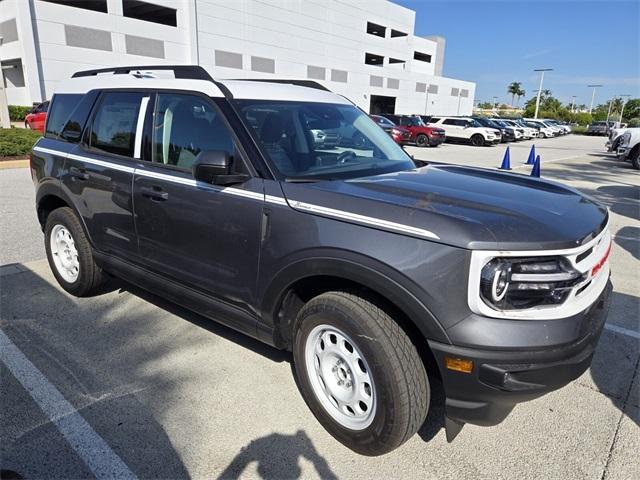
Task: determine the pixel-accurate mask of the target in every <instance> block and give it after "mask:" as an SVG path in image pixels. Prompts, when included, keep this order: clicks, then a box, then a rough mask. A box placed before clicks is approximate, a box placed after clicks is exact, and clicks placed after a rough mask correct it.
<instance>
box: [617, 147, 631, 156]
mask: <svg viewBox="0 0 640 480" xmlns="http://www.w3.org/2000/svg"><path fill="white" fill-rule="evenodd" d="M627 155H629V148H628V147H618V150H616V156H617V157H618V158H627Z"/></svg>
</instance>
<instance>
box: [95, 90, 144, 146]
mask: <svg viewBox="0 0 640 480" xmlns="http://www.w3.org/2000/svg"><path fill="white" fill-rule="evenodd" d="M143 96H145V94H143V93H140V92H107V93H105V94H103V96H102V99H101V102H100V105H99V106H98V110H97V112H96V115H95V117H94V118H93V124H92V126H91V135H90V139H89V144H90V146H91V148H95V149H97V150H101V151H103V152H107V153H113V154H116V155H122V156H125V157H133V149H134V142H135V136H136V126H137V124H138V111H139V110H140V102H141V100H142V97H143Z"/></svg>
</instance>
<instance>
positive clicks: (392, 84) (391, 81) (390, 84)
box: [387, 78, 400, 90]
mask: <svg viewBox="0 0 640 480" xmlns="http://www.w3.org/2000/svg"><path fill="white" fill-rule="evenodd" d="M387 88H393V89H394V90H398V89H399V88H400V80H398V79H397V78H387Z"/></svg>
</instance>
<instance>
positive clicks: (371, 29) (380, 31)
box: [367, 22, 387, 38]
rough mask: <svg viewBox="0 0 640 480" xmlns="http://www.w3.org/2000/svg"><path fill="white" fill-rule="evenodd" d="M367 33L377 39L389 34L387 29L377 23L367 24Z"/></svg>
mask: <svg viewBox="0 0 640 480" xmlns="http://www.w3.org/2000/svg"><path fill="white" fill-rule="evenodd" d="M367 33H368V34H369V35H375V36H376V37H382V38H384V37H385V35H386V34H387V27H383V26H382V25H378V24H377V23H372V22H367Z"/></svg>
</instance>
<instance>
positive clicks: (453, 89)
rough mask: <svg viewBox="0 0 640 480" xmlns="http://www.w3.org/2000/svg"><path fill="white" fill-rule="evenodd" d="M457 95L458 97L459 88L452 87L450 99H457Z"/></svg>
mask: <svg viewBox="0 0 640 480" xmlns="http://www.w3.org/2000/svg"><path fill="white" fill-rule="evenodd" d="M458 95H460V89H459V88H455V87H453V88H452V89H451V96H452V97H457V96H458Z"/></svg>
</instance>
